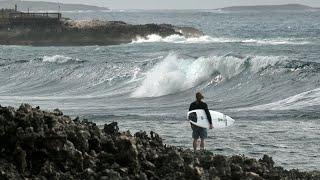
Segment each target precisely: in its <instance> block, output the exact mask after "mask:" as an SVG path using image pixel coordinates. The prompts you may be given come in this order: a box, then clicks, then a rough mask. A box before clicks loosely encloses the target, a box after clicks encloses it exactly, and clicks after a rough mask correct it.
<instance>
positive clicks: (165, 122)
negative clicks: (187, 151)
mask: <svg viewBox="0 0 320 180" xmlns="http://www.w3.org/2000/svg"><path fill="white" fill-rule="evenodd" d="M65 15H66V16H68V17H71V18H75V19H81V20H83V19H104V20H123V21H126V22H129V23H135V24H138V23H152V22H155V23H171V24H175V25H186V26H194V27H197V28H199V29H201V30H202V31H203V32H204V33H205V34H206V35H205V36H203V37H200V38H184V37H180V36H177V35H174V36H170V37H167V38H161V37H159V36H157V35H150V36H148V37H147V38H137V39H135V40H133V42H132V43H131V44H125V45H118V46H82V47H29V46H0V104H1V105H13V106H18V105H19V104H20V103H22V102H24V103H31V104H33V105H40V106H41V107H42V108H44V109H52V108H56V107H58V108H60V109H62V110H63V111H64V112H65V113H66V114H69V115H72V116H75V115H81V116H83V117H86V118H89V119H91V120H94V121H96V122H97V123H99V124H102V123H106V122H111V121H114V120H116V121H118V122H119V124H120V127H121V128H122V130H127V129H130V130H131V131H133V132H134V131H138V130H146V131H150V130H154V131H156V132H158V133H160V134H161V135H162V137H164V139H165V142H166V143H168V144H172V145H177V146H182V147H186V148H191V141H192V140H191V129H190V127H189V124H188V122H187V121H186V117H185V116H186V111H187V109H188V106H189V104H190V103H191V102H192V101H193V100H194V94H195V92H196V91H198V90H200V91H202V92H203V93H204V94H205V101H206V102H207V103H208V105H209V106H210V108H211V109H214V110H217V111H221V112H223V113H226V114H228V115H230V116H231V117H233V118H234V119H236V120H237V121H236V124H235V126H233V127H231V128H228V129H219V130H213V131H209V136H210V138H209V139H208V144H207V149H209V150H212V151H213V152H215V153H221V154H227V155H233V154H245V155H248V156H251V157H261V156H262V155H263V154H268V155H271V156H273V157H274V159H275V160H276V162H277V165H282V166H284V167H286V168H300V169H304V170H319V166H320V155H319V151H320V145H319V137H320V123H319V119H320V112H319V109H320V59H319V57H320V21H319V19H320V12H317V11H314V12H307V11H306V12H297V13H290V12H261V13H258V12H241V13H230V12H221V11H209V10H206V11H204V10H201V11H200V10H199V11H110V12H83V13H72V12H68V13H66V14H65Z"/></svg>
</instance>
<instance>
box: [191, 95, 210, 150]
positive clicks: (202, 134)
mask: <svg viewBox="0 0 320 180" xmlns="http://www.w3.org/2000/svg"><path fill="white" fill-rule="evenodd" d="M203 98H204V97H203V95H202V94H201V93H200V92H197V93H196V101H195V102H193V103H191V104H190V107H189V111H192V110H196V109H203V110H204V111H205V112H206V115H207V118H208V121H209V124H210V126H209V128H210V129H212V128H213V126H212V120H211V115H210V112H209V109H208V105H207V104H206V103H205V102H202V99H203ZM190 124H191V123H190ZM191 129H192V138H193V149H194V150H195V151H196V150H197V147H198V139H199V138H200V139H201V143H200V149H201V150H203V149H204V140H205V139H206V138H207V136H208V133H207V129H206V128H201V127H198V126H195V125H193V124H191Z"/></svg>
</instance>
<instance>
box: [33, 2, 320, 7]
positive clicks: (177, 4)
mask: <svg viewBox="0 0 320 180" xmlns="http://www.w3.org/2000/svg"><path fill="white" fill-rule="evenodd" d="M33 1H51V2H62V3H81V4H90V5H97V6H104V7H109V8H111V9H214V8H221V7H227V6H237V5H262V4H263V5H273V4H288V3H299V4H304V5H309V6H313V7H320V0H90V1H88V0H33Z"/></svg>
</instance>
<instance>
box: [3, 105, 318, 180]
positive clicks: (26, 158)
mask: <svg viewBox="0 0 320 180" xmlns="http://www.w3.org/2000/svg"><path fill="white" fill-rule="evenodd" d="M0 142H1V143H0V151H1V154H0V179H4V180H5V179H41V180H42V179H43V180H45V179H61V180H67V179H70V180H71V179H89V180H94V179H105V180H107V179H112V180H113V179H115V180H116V179H139V180H140V179H141V180H145V179H215V180H219V179H235V180H237V179H239V180H240V179H252V180H255V179H256V180H259V179H320V173H319V172H301V171H299V170H285V169H284V168H282V167H276V166H274V161H273V160H272V158H271V157H269V156H267V155H265V156H263V157H262V158H261V159H259V160H256V159H252V158H249V157H245V156H241V155H235V156H232V157H226V156H222V155H216V154H213V153H211V152H208V151H203V152H193V151H191V150H188V149H181V148H177V147H174V146H168V145H165V144H163V141H162V139H161V138H160V137H159V135H157V134H156V133H154V132H150V134H147V133H146V132H137V133H135V134H134V135H132V134H131V133H130V132H129V131H127V132H119V128H118V126H117V123H116V122H114V123H111V124H106V125H104V127H103V128H102V129H101V128H99V127H98V126H97V125H96V124H95V123H93V122H90V121H88V120H85V119H84V120H79V118H75V119H72V118H70V117H68V116H66V115H63V113H62V112H61V111H60V110H58V109H55V110H53V111H52V112H46V111H42V110H40V108H39V107H31V106H30V105H28V104H22V105H21V106H20V107H19V108H18V109H17V110H16V109H14V108H12V107H1V106H0Z"/></svg>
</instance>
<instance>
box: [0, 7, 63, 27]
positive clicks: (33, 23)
mask: <svg viewBox="0 0 320 180" xmlns="http://www.w3.org/2000/svg"><path fill="white" fill-rule="evenodd" d="M16 27H19V28H21V27H22V28H23V27H26V28H44V27H45V28H52V29H53V30H56V29H61V13H33V12H32V13H31V12H20V11H17V6H15V9H1V10H0V28H7V29H11V28H16Z"/></svg>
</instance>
